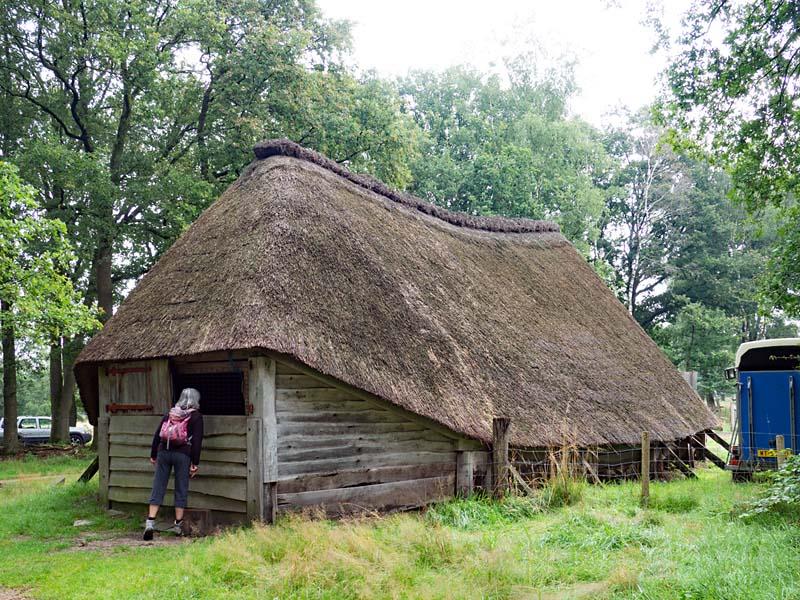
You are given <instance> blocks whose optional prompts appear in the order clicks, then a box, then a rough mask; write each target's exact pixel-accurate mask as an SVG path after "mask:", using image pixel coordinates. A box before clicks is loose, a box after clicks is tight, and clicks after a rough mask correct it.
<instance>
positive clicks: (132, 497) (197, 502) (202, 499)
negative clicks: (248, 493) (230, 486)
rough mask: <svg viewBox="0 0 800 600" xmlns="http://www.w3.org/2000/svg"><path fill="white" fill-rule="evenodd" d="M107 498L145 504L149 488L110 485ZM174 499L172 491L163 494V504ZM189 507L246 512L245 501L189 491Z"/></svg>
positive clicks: (166, 504) (172, 503)
mask: <svg viewBox="0 0 800 600" xmlns="http://www.w3.org/2000/svg"><path fill="white" fill-rule="evenodd" d="M108 495H109V498H110V499H111V500H114V501H116V502H131V503H134V504H147V502H148V500H149V499H150V488H149V487H147V488H131V487H125V488H120V487H111V488H110V489H109V492H108ZM174 505H175V500H174V498H173V495H172V492H167V494H166V495H165V496H164V506H174ZM189 508H208V509H211V510H226V511H229V512H237V513H246V512H247V503H246V502H243V501H240V500H233V499H231V498H222V497H220V496H208V495H206V494H201V493H193V492H191V491H190V492H189Z"/></svg>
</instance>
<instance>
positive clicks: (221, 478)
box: [108, 414, 247, 516]
mask: <svg viewBox="0 0 800 600" xmlns="http://www.w3.org/2000/svg"><path fill="white" fill-rule="evenodd" d="M160 419H161V416H160V415H124V414H123V415H111V417H110V419H109V426H108V427H109V444H108V457H109V476H108V499H109V500H110V501H112V502H114V501H117V502H126V503H136V504H147V502H148V499H149V497H150V490H151V487H152V484H153V466H152V465H151V464H150V460H149V458H150V444H151V442H152V440H153V434H154V433H155V430H156V427H158V423H159V421H160ZM203 424H204V430H205V435H204V439H203V452H202V454H201V457H200V470H199V471H198V474H197V477H195V478H194V479H192V480H191V483H190V484H189V507H191V508H209V509H212V510H221V511H227V512H231V513H242V515H243V516H244V514H246V513H247V424H246V417H243V416H242V417H230V416H213V415H212V416H209V415H206V416H205V417H204V423H203ZM172 489H173V483H172V478H170V484H169V486H168V490H169V491H168V492H167V496H166V497H165V500H164V505H165V506H172V505H173V497H172V492H171V490H172Z"/></svg>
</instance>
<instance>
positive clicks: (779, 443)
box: [775, 435, 786, 469]
mask: <svg viewBox="0 0 800 600" xmlns="http://www.w3.org/2000/svg"><path fill="white" fill-rule="evenodd" d="M785 450H786V446H785V445H784V442H783V436H782V435H776V436H775V457H776V458H777V459H778V468H779V469H780V468H781V467H782V466H783V461H784V460H785V459H786V454H784V452H785Z"/></svg>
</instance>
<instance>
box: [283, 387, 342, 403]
mask: <svg viewBox="0 0 800 600" xmlns="http://www.w3.org/2000/svg"><path fill="white" fill-rule="evenodd" d="M355 399H356V397H355V396H353V394H351V393H350V392H346V391H344V390H338V389H336V388H331V387H328V388H312V389H304V390H282V389H277V390H275V401H276V402H278V404H280V403H281V402H309V401H310V402H338V401H345V400H355Z"/></svg>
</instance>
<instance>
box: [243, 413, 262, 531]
mask: <svg viewBox="0 0 800 600" xmlns="http://www.w3.org/2000/svg"><path fill="white" fill-rule="evenodd" d="M262 422H263V419H261V418H260V417H253V418H250V419H247V457H248V460H247V518H248V519H250V520H255V519H259V520H263V519H264V491H263V490H264V467H263V465H262V464H261V461H262V460H263V458H264V450H263V446H262V436H261V424H262Z"/></svg>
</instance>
